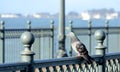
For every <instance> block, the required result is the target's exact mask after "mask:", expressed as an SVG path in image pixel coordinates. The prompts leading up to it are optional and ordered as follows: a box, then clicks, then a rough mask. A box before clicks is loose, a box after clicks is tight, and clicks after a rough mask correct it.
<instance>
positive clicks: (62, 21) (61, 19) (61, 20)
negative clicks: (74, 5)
mask: <svg viewBox="0 0 120 72" xmlns="http://www.w3.org/2000/svg"><path fill="white" fill-rule="evenodd" d="M58 42H59V50H58V54H57V58H61V57H67V56H68V55H67V53H66V50H65V0H60V15H59V41H58Z"/></svg>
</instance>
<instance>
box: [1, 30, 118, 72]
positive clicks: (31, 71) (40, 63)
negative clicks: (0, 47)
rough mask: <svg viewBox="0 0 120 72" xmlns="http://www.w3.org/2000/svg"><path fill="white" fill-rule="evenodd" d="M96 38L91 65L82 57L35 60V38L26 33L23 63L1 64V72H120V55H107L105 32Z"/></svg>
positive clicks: (100, 32)
mask: <svg viewBox="0 0 120 72" xmlns="http://www.w3.org/2000/svg"><path fill="white" fill-rule="evenodd" d="M95 38H96V39H97V46H96V47H95V55H94V56H91V57H92V58H93V62H92V63H91V64H88V63H87V62H86V61H85V60H84V59H83V58H80V57H64V58H56V59H48V60H34V54H35V53H34V52H33V51H31V45H32V44H33V42H34V36H33V34H32V33H30V32H24V33H23V34H22V36H21V41H22V43H23V46H24V48H25V49H24V50H23V51H22V53H21V58H22V62H21V63H9V64H0V72H120V69H119V68H120V53H108V54H106V50H105V49H106V47H105V46H104V45H103V41H104V39H105V33H104V32H103V31H100V30H98V31H96V32H95Z"/></svg>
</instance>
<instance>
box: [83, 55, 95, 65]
mask: <svg viewBox="0 0 120 72" xmlns="http://www.w3.org/2000/svg"><path fill="white" fill-rule="evenodd" d="M83 58H84V59H85V60H86V61H87V63H88V64H92V63H93V61H94V59H93V58H91V57H90V56H89V55H86V56H83Z"/></svg>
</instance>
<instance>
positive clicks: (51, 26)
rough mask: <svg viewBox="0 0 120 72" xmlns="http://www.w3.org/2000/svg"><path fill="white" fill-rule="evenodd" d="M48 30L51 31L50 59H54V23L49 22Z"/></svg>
mask: <svg viewBox="0 0 120 72" xmlns="http://www.w3.org/2000/svg"><path fill="white" fill-rule="evenodd" d="M50 28H51V29H52V58H54V21H53V20H51V25H50Z"/></svg>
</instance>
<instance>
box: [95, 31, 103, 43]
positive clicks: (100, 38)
mask: <svg viewBox="0 0 120 72" xmlns="http://www.w3.org/2000/svg"><path fill="white" fill-rule="evenodd" d="M94 36H95V38H96V40H98V41H103V40H104V39H105V32H104V31H102V30H97V31H95V34H94Z"/></svg>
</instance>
